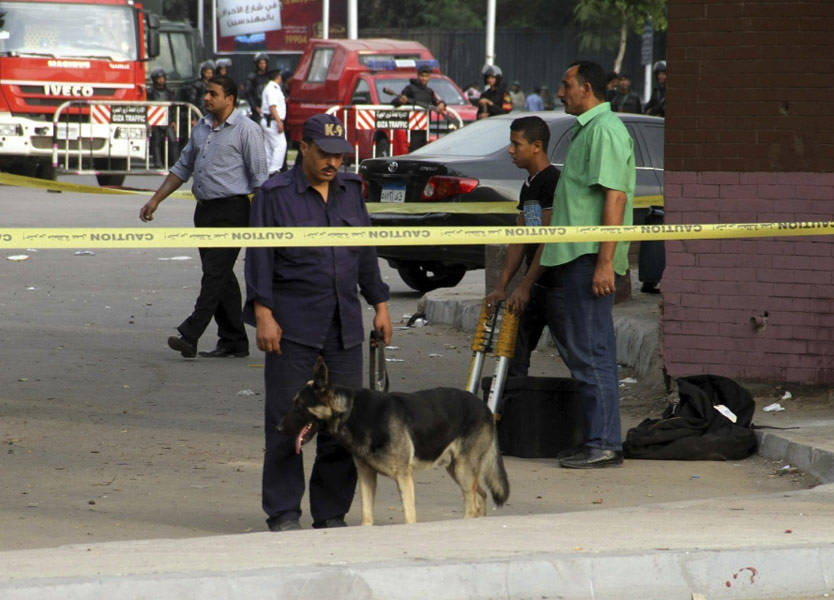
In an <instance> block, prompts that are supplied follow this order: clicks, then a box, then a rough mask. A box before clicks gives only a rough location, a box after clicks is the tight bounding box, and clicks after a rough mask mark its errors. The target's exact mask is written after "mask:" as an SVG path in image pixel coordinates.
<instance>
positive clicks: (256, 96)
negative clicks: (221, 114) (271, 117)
mask: <svg viewBox="0 0 834 600" xmlns="http://www.w3.org/2000/svg"><path fill="white" fill-rule="evenodd" d="M253 62H254V63H255V70H254V71H253V72H251V73H249V75H247V76H246V92H245V96H246V101H247V102H249V109H250V110H251V111H252V112H251V113H250V116H251V117H252V120H253V121H255V122H256V123H260V122H261V99H262V98H261V95H262V94H263V92H264V88H265V87H266V84H267V83H269V76H268V75H267V69H268V68H269V56H267V54H266V52H258V53H257V54H256V55H255V58H254V61H253Z"/></svg>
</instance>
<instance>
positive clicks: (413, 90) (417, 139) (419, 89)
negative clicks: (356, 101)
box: [393, 65, 446, 152]
mask: <svg viewBox="0 0 834 600" xmlns="http://www.w3.org/2000/svg"><path fill="white" fill-rule="evenodd" d="M429 81H431V67H430V66H428V65H421V66H420V68H419V69H418V70H417V79H411V80H410V81H409V83H408V85H407V86H405V87H404V88H403V91H401V92H400V95H399V96H397V97H396V98H395V99H394V103H393V104H394V106H400V105H402V104H414V105H416V106H422V107H423V108H425V109H429V108H430V107H436V108H437V111H438V112H440V113H443V112H445V111H446V103H445V102H443V100H442V99H441V98H440V96H438V95H437V93H436V92H435V91H434V90H433V89H431V88H430V87H429ZM427 142H428V136H427V135H426V131H425V130H415V131H412V132H411V143H410V144H409V146H408V151H409V152H414V151H415V150H417V148H421V147H423V146H425V145H426V143H427Z"/></svg>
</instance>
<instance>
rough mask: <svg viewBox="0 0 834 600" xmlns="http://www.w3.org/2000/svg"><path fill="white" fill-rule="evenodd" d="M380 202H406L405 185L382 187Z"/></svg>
mask: <svg viewBox="0 0 834 600" xmlns="http://www.w3.org/2000/svg"><path fill="white" fill-rule="evenodd" d="M379 201H380V202H401V203H402V202H405V184H402V185H392V184H388V185H384V186H382V195H381V196H380V197H379Z"/></svg>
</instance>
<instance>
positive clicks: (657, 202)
mask: <svg viewBox="0 0 834 600" xmlns="http://www.w3.org/2000/svg"><path fill="white" fill-rule="evenodd" d="M0 184H5V185H13V186H17V187H29V188H37V189H42V190H55V191H60V192H76V193H80V194H133V195H141V196H150V195H151V194H153V190H136V189H129V188H128V189H125V188H111V187H97V186H94V185H86V184H82V183H69V182H67V181H50V180H48V179H38V178H36V177H24V176H23V175H12V174H11V173H0ZM168 197H169V198H184V199H186V200H194V195H193V194H192V193H191V192H190V191H189V190H182V191H176V192H174V193H173V194H171V195H170V196H168ZM365 206H366V207H367V208H368V212H369V213H372V214H379V213H391V214H407V215H414V214H424V213H449V214H479V215H480V214H493V215H503V214H513V215H517V214H518V203H517V202H511V201H507V202H408V203H405V202H403V203H392V202H384V203H382V202H368V203H366V204H365ZM649 206H663V196H636V197H635V198H634V205H633V207H634V208H648V207H649Z"/></svg>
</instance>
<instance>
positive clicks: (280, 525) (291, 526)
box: [266, 519, 301, 531]
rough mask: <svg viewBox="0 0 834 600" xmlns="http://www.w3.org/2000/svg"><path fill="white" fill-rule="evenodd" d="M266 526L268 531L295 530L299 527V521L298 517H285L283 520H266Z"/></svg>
mask: <svg viewBox="0 0 834 600" xmlns="http://www.w3.org/2000/svg"><path fill="white" fill-rule="evenodd" d="M266 524H267V526H268V527H269V530H270V531H297V530H299V529H301V523H299V522H298V519H286V520H284V521H271V520H269V519H268V520H267V522H266Z"/></svg>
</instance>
